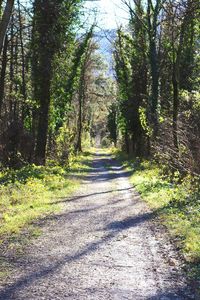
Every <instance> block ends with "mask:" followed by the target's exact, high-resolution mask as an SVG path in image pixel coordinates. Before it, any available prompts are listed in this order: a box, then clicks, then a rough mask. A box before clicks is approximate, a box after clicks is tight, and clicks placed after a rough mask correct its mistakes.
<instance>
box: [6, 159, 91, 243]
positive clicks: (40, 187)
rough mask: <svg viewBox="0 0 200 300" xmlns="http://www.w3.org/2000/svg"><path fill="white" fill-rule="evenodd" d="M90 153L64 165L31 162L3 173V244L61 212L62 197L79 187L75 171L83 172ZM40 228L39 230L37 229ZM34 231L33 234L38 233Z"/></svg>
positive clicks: (86, 168)
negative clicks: (44, 218)
mask: <svg viewBox="0 0 200 300" xmlns="http://www.w3.org/2000/svg"><path fill="white" fill-rule="evenodd" d="M91 160H92V154H91V153H83V154H82V155H80V156H78V157H73V158H72V159H71V160H70V163H69V164H68V165H67V166H65V167H62V166H56V165H55V163H54V162H52V161H51V162H49V164H48V165H47V166H35V165H28V166H25V167H23V168H22V169H20V170H4V171H2V172H1V173H0V243H3V242H5V240H7V239H12V237H13V236H16V235H18V234H19V233H20V232H21V230H22V229H24V228H26V227H27V226H29V227H30V226H31V225H30V224H31V223H32V222H33V221H34V220H35V219H38V218H40V217H44V216H45V215H47V214H51V213H55V212H58V211H59V210H60V209H61V208H62V205H61V204H60V203H59V200H60V198H62V197H63V198H64V197H67V196H69V195H70V194H71V193H72V192H73V191H74V190H75V189H77V188H78V186H79V181H78V180H77V179H76V177H75V176H71V175H72V171H71V170H73V173H84V172H86V171H87V170H88V168H89V162H90V161H91ZM36 231H37V230H36ZM36 231H32V232H33V236H37V235H39V233H38V232H36Z"/></svg>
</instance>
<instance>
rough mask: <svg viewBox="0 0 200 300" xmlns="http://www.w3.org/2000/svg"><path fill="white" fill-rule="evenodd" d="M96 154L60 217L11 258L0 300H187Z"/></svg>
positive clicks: (122, 188) (141, 212)
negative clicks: (10, 265)
mask: <svg viewBox="0 0 200 300" xmlns="http://www.w3.org/2000/svg"><path fill="white" fill-rule="evenodd" d="M128 177H129V173H128V172H127V171H126V170H124V169H123V168H122V167H120V165H119V163H118V162H116V161H114V160H112V158H111V156H109V155H106V154H102V152H98V153H97V154H96V155H95V157H94V161H93V164H92V165H91V166H90V170H89V171H88V174H87V175H85V176H84V178H83V183H82V185H81V188H80V190H79V191H78V192H77V193H76V194H75V195H74V196H73V197H72V198H70V199H61V200H60V201H61V202H62V203H63V205H64V209H63V211H62V213H60V214H58V215H55V216H51V217H48V218H46V219H45V220H43V221H41V224H40V226H41V228H42V231H43V234H42V235H41V236H40V237H39V238H38V239H35V240H34V241H32V242H31V245H29V246H28V248H27V249H26V252H25V254H24V255H22V256H20V257H18V258H15V260H14V262H13V263H14V265H15V268H16V270H15V271H14V274H13V275H12V277H11V278H9V282H8V281H7V283H6V284H5V285H4V286H3V287H2V288H1V289H0V299H1V300H6V299H15V300H23V299H26V300H32V299H35V300H36V299H37V300H42V299H44V300H47V299H48V300H50V299H53V300H56V299H74V300H75V299H79V300H84V299H90V300H91V299H94V300H100V299H101V300H104V299H105V300H111V299H113V300H122V299H131V300H138V299H152V300H153V299H161V300H162V299H163V300H167V299H169V300H173V299H177V300H178V299H193V298H192V297H191V296H190V295H189V288H188V287H187V283H186V280H185V279H184V276H182V274H181V271H180V268H179V262H178V260H177V257H176V253H175V252H174V251H173V247H172V246H171V245H170V243H169V242H167V239H166V237H165V233H163V232H162V230H161V229H158V227H157V226H156V223H155V221H154V218H153V214H152V213H151V211H149V210H148V208H147V207H146V205H145V204H144V203H143V202H142V201H141V199H140V197H139V195H138V194H137V192H136V191H135V190H134V188H132V186H131V184H130V183H129V180H128Z"/></svg>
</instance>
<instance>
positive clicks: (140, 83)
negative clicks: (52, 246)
mask: <svg viewBox="0 0 200 300" xmlns="http://www.w3.org/2000/svg"><path fill="white" fill-rule="evenodd" d="M86 2H93V1H92V0H90V1H89V0H88V1H86V0H54V1H52V0H33V1H25V0H15V1H14V0H5V1H4V0H1V1H0V195H1V199H0V226H1V228H0V245H1V243H3V244H4V242H5V240H7V239H10V237H12V236H13V234H19V232H20V231H21V230H22V229H23V228H24V226H26V224H28V223H30V222H32V221H33V220H34V219H35V218H38V216H41V215H42V214H44V213H52V211H53V210H54V207H53V208H52V207H51V208H50V206H48V205H47V206H46V208H45V207H44V203H42V205H41V204H40V205H41V206H40V205H39V204H38V203H39V202H40V201H42V200H41V199H43V198H44V199H46V200H44V202H45V201H47V202H48V199H50V198H52V197H55V195H57V193H58V190H59V192H61V193H65V192H66V193H71V192H72V190H73V189H78V185H79V184H80V183H77V182H76V183H74V181H73V179H71V178H68V174H69V173H70V172H71V170H72V169H73V170H75V171H76V172H80V173H81V172H83V173H84V172H86V171H87V168H88V166H86V165H85V166H83V164H82V162H83V161H84V160H85V159H88V160H89V161H92V155H91V153H89V152H88V151H90V150H89V149H94V148H103V149H105V151H110V152H111V153H112V155H113V156H115V157H116V159H118V160H120V161H121V163H122V164H123V165H124V166H125V167H126V168H128V169H129V170H131V172H133V175H132V177H131V178H132V179H131V180H132V183H133V185H134V186H136V188H137V186H138V191H139V192H140V194H141V195H142V197H143V198H144V199H145V197H146V198H147V202H149V203H150V206H151V207H153V209H157V210H159V209H160V210H163V211H162V213H161V214H162V216H167V217H166V218H167V224H168V225H167V226H168V227H169V230H171V232H172V235H175V237H176V239H177V240H178V245H179V246H178V247H180V249H182V250H181V251H182V253H184V257H185V258H186V261H187V263H188V264H189V265H190V269H189V270H190V273H192V275H191V277H192V278H195V280H197V281H198V283H199V280H200V271H199V263H200V212H199V209H200V2H199V0H131V1H129V0H121V1H119V4H120V7H121V8H122V9H124V10H125V11H126V12H127V14H128V20H127V24H126V25H124V24H122V25H120V22H119V23H118V26H117V28H116V29H112V30H106V29H102V28H100V27H99V26H98V21H97V19H98V18H97V15H98V11H96V10H89V9H88V8H86V7H85V3H86ZM94 2H95V0H94ZM97 2H98V1H97ZM102 40H103V41H104V43H106V44H108V45H109V51H108V52H107V53H106V54H105V53H104V50H105V49H102V43H101V41H102ZM106 56H109V58H107V57H106ZM108 149H110V150H108ZM85 151H87V152H85ZM135 172H136V173H135ZM66 178H67V179H66ZM148 193H149V194H148ZM150 194H151V195H150ZM164 198H165V200H163V199H164ZM27 199H28V200H27ZM152 199H154V200H152ZM159 199H160V200H159ZM159 201H160V202H159ZM163 201H164V202H163ZM159 203H160V204H159ZM34 205H35V206H34ZM45 205H46V204H45ZM27 207H28V210H27V212H26V213H25V210H26V209H27ZM34 207H35V212H34V213H32V212H31V213H30V211H32V210H33V208H34ZM164 207H165V210H164ZM22 212H23V213H22ZM164 218H165V217H164ZM180 228H182V229H180ZM181 230H182V231H181ZM36 235H37V234H36ZM2 272H3V271H2ZM0 274H1V267H0ZM0 277H1V276H0ZM195 282H196V281H195ZM16 299H18V298H16ZM80 299H81V298H80ZM145 299H146V298H145ZM148 299H150V298H148ZM152 299H153V298H152ZM173 299H174V298H173ZM195 299H198V298H195Z"/></svg>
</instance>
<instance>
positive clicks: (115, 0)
mask: <svg viewBox="0 0 200 300" xmlns="http://www.w3.org/2000/svg"><path fill="white" fill-rule="evenodd" d="M86 7H87V8H89V9H91V10H92V9H95V8H96V9H97V10H98V14H97V22H98V25H99V26H100V27H102V28H103V29H115V28H117V26H119V25H120V24H127V19H128V13H127V12H126V11H125V8H124V7H123V5H122V3H121V0H99V1H98V0H95V1H88V2H87V4H86Z"/></svg>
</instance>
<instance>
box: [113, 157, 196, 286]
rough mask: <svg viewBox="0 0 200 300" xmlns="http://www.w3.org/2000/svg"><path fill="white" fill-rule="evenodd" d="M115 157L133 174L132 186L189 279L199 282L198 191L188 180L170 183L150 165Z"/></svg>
mask: <svg viewBox="0 0 200 300" xmlns="http://www.w3.org/2000/svg"><path fill="white" fill-rule="evenodd" d="M115 155H116V156H117V157H118V158H119V159H120V160H121V161H122V162H123V164H124V166H126V167H127V168H128V169H129V170H131V171H133V173H132V175H131V182H132V183H133V185H134V186H135V187H136V189H137V191H138V192H139V193H140V194H141V196H142V198H143V199H144V200H145V201H146V202H147V203H148V205H149V206H150V207H151V209H153V210H154V211H155V212H156V213H157V215H158V216H159V217H160V219H161V220H162V221H163V223H164V224H165V225H166V226H167V228H168V230H169V232H170V233H171V235H172V236H173V238H174V241H176V243H177V246H178V248H179V249H180V250H181V252H182V254H183V255H184V258H185V260H186V261H187V263H188V266H189V275H190V276H191V277H192V278H195V279H197V281H198V282H199V281H200V188H199V181H198V180H197V179H196V180H195V178H193V177H191V176H187V177H185V178H183V179H180V176H179V174H178V173H176V174H175V175H174V176H173V179H172V178H170V179H169V177H168V176H166V175H164V174H165V173H164V170H163V167H162V166H160V165H157V164H156V163H155V162H152V161H139V160H138V161H137V160H130V159H128V158H127V157H126V156H125V155H123V154H122V153H121V152H115Z"/></svg>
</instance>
